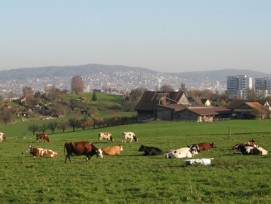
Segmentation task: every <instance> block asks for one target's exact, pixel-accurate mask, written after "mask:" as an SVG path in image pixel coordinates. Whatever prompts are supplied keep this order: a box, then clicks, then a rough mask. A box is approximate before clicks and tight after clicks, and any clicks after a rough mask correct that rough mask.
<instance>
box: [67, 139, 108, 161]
mask: <svg viewBox="0 0 271 204" xmlns="http://www.w3.org/2000/svg"><path fill="white" fill-rule="evenodd" d="M65 150H66V153H65ZM64 154H65V163H66V161H67V159H69V160H70V162H71V156H80V155H85V156H86V157H87V161H88V160H90V159H91V157H92V156H93V155H97V157H101V158H103V152H102V150H101V149H98V148H97V147H96V146H95V145H94V144H92V143H91V142H85V141H83V142H66V143H65V144H64Z"/></svg>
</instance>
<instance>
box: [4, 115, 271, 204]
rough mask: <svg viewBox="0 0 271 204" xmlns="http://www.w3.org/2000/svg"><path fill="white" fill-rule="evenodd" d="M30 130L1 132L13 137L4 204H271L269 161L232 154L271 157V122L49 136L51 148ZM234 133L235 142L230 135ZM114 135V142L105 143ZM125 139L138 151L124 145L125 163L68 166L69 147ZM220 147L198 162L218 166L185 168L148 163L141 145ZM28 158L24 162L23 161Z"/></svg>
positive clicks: (161, 125)
mask: <svg viewBox="0 0 271 204" xmlns="http://www.w3.org/2000/svg"><path fill="white" fill-rule="evenodd" d="M27 126H28V124H24V123H19V124H15V125H7V126H0V130H1V131H3V132H5V134H6V135H7V137H8V140H7V142H3V143H0V155H1V156H0V162H1V165H0V172H1V176H0V181H1V185H0V203H1V204H2V203H129V204H130V203H271V183H270V171H271V170H270V169H271V159H270V155H267V156H259V155H255V156H254V155H253V156H244V155H241V154H239V153H236V152H235V151H233V150H231V147H232V146H233V145H234V144H236V143H243V142H247V141H248V140H250V139H252V138H253V139H254V140H255V141H256V142H257V143H258V144H259V145H260V146H262V147H264V148H265V149H267V150H268V151H270V145H271V139H270V138H271V120H243V121H241V120H232V121H225V122H218V123H192V122H169V121H168V122H165V121H154V122H151V123H144V124H134V125H124V126H118V127H110V128H104V129H90V130H84V131H82V130H77V131H76V132H71V131H68V132H66V133H60V132H56V133H55V134H50V133H49V131H48V134H49V137H50V139H51V142H50V143H49V144H47V143H38V142H36V141H35V138H34V136H33V135H32V133H31V132H29V131H27ZM229 128H231V135H229V134H228V131H229ZM100 131H108V132H111V133H112V134H113V137H114V139H115V142H113V143H111V142H107V141H102V142H98V140H97V138H98V133H99V132H100ZM123 131H133V132H135V133H136V135H137V136H138V138H139V141H138V142H137V143H135V142H132V143H125V144H123V145H124V151H123V152H122V155H120V156H113V157H112V156H111V157H110V156H105V157H104V158H103V159H98V158H96V157H93V158H92V159H91V161H90V162H88V163H86V162H85V157H84V156H80V157H72V163H64V153H63V145H64V143H65V142H67V141H82V140H88V141H91V142H93V143H94V144H95V145H96V146H97V147H99V148H101V147H105V146H113V145H116V144H120V143H121V139H122V138H121V134H122V132H123ZM204 141H206V142H214V143H215V144H216V146H217V148H216V149H212V150H211V151H209V152H201V153H200V154H199V155H197V156H196V157H195V158H214V159H213V161H212V164H211V165H210V166H201V165H196V166H185V165H184V164H183V161H184V160H185V159H166V158H165V155H161V156H154V157H145V156H142V153H141V152H138V151H137V150H138V148H139V146H140V145H141V144H144V145H147V146H156V147H159V148H161V149H163V150H165V151H166V152H167V151H169V150H171V149H174V148H180V147H185V146H187V145H190V144H193V143H199V142H204ZM29 145H32V146H35V147H43V148H49V149H52V150H54V151H57V152H58V153H59V157H58V158H33V157H32V156H30V155H29V154H26V153H25V150H26V149H27V147H28V146H29ZM22 153H23V154H22Z"/></svg>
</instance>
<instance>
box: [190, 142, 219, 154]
mask: <svg viewBox="0 0 271 204" xmlns="http://www.w3.org/2000/svg"><path fill="white" fill-rule="evenodd" d="M188 147H196V148H197V150H198V152H200V151H209V150H210V149H211V148H215V147H216V146H215V144H214V143H208V142H201V143H198V144H192V145H190V146H188Z"/></svg>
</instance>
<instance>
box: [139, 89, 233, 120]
mask: <svg viewBox="0 0 271 204" xmlns="http://www.w3.org/2000/svg"><path fill="white" fill-rule="evenodd" d="M135 109H136V111H137V113H138V121H144V120H149V119H151V118H152V119H160V120H189V121H198V122H210V121H214V120H215V119H216V118H220V117H227V118H228V117H229V115H230V114H231V111H230V110H229V109H227V108H223V107H212V106H206V105H203V104H201V105H199V104H195V103H193V102H192V103H190V102H189V100H188V99H187V97H186V95H185V93H183V92H181V91H178V92H168V93H165V92H156V91H146V92H145V93H144V94H143V96H142V98H141V99H140V101H139V103H138V104H137V106H136V108H135Z"/></svg>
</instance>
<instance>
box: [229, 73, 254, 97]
mask: <svg viewBox="0 0 271 204" xmlns="http://www.w3.org/2000/svg"><path fill="white" fill-rule="evenodd" d="M250 89H252V77H247V76H246V75H237V76H228V77H227V92H228V94H229V98H236V99H246V98H247V90H250Z"/></svg>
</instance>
